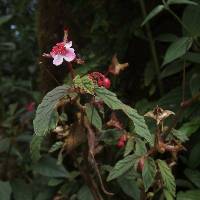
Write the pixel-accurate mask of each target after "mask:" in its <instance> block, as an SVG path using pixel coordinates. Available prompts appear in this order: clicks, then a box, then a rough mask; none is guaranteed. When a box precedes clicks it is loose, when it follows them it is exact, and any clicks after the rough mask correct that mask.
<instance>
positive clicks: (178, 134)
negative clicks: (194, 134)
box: [172, 129, 188, 142]
mask: <svg viewBox="0 0 200 200" xmlns="http://www.w3.org/2000/svg"><path fill="white" fill-rule="evenodd" d="M172 134H173V135H174V136H175V137H176V138H177V139H179V140H180V141H181V142H186V141H187V140H188V137H187V135H186V134H185V132H181V131H179V130H176V129H172Z"/></svg>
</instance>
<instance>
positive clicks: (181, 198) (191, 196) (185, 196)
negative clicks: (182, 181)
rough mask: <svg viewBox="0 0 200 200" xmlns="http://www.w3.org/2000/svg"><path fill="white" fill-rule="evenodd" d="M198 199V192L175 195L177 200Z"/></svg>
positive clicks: (192, 191) (189, 191) (191, 191)
mask: <svg viewBox="0 0 200 200" xmlns="http://www.w3.org/2000/svg"><path fill="white" fill-rule="evenodd" d="M199 197H200V190H188V191H186V192H179V193H178V194H177V200H199Z"/></svg>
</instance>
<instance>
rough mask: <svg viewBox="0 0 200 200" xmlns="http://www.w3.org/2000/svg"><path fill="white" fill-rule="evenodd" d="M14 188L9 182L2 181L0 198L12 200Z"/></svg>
mask: <svg viewBox="0 0 200 200" xmlns="http://www.w3.org/2000/svg"><path fill="white" fill-rule="evenodd" d="M11 193H12V188H11V186H10V183H9V182H8V181H6V182H3V181H0V197H1V199H2V200H11Z"/></svg>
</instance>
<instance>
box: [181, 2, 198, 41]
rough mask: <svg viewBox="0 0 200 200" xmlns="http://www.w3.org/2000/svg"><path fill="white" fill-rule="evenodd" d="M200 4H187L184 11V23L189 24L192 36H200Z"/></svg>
mask: <svg viewBox="0 0 200 200" xmlns="http://www.w3.org/2000/svg"><path fill="white" fill-rule="evenodd" d="M199 19H200V6H193V5H191V6H187V7H186V9H185V11H184V13H183V23H184V24H185V26H187V28H188V30H189V31H190V34H192V35H191V36H193V37H196V36H200V24H199Z"/></svg>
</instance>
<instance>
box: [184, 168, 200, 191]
mask: <svg viewBox="0 0 200 200" xmlns="http://www.w3.org/2000/svg"><path fill="white" fill-rule="evenodd" d="M184 174H185V176H186V177H187V178H188V179H189V180H190V181H191V182H192V183H193V184H194V185H195V186H197V187H198V188H200V172H199V171H198V170H192V169H186V170H185V171H184Z"/></svg>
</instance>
